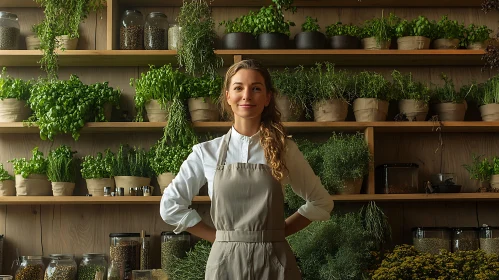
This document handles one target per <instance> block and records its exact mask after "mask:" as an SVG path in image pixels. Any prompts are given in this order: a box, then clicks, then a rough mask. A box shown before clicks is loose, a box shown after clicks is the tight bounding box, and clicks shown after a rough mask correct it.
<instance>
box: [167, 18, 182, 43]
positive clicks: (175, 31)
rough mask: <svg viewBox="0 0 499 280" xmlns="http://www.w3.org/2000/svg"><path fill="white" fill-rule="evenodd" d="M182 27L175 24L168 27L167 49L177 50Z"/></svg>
mask: <svg viewBox="0 0 499 280" xmlns="http://www.w3.org/2000/svg"><path fill="white" fill-rule="evenodd" d="M181 31H182V27H180V26H179V25H178V24H176V23H172V24H170V25H169V27H168V49H169V50H177V49H178V47H179V46H180V32H181Z"/></svg>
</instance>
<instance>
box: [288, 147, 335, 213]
mask: <svg viewBox="0 0 499 280" xmlns="http://www.w3.org/2000/svg"><path fill="white" fill-rule="evenodd" d="M286 145H287V151H286V156H285V161H286V167H287V168H288V174H287V183H289V184H290V185H291V188H292V189H293V191H294V192H295V193H296V194H297V195H298V196H300V197H301V198H303V199H304V200H305V201H306V203H305V205H303V206H301V207H300V209H298V213H300V214H301V215H302V216H304V217H305V218H307V219H309V220H311V221H325V220H328V219H329V218H330V217H331V211H332V210H333V207H334V202H333V198H332V197H331V195H329V193H328V192H327V190H326V189H325V188H324V186H323V185H322V183H321V180H320V178H319V177H318V176H317V175H315V173H314V171H313V170H312V168H311V167H310V164H309V163H308V162H307V160H306V159H305V157H304V156H303V154H302V152H301V151H300V150H299V149H298V146H297V145H296V143H295V142H293V141H291V140H287V143H286Z"/></svg>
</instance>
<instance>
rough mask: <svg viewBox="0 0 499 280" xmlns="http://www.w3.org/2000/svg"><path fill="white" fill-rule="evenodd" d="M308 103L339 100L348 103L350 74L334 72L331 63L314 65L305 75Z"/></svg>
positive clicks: (351, 82)
mask: <svg viewBox="0 0 499 280" xmlns="http://www.w3.org/2000/svg"><path fill="white" fill-rule="evenodd" d="M307 75H308V83H309V92H310V102H313V101H322V100H330V99H341V100H345V101H346V102H349V101H350V99H351V95H352V92H353V80H352V79H351V76H352V75H351V74H350V73H348V72H346V71H345V70H336V69H335V67H334V64H333V63H330V62H325V63H324V64H322V63H316V64H315V67H312V68H311V69H310V71H309V72H308V73H307Z"/></svg>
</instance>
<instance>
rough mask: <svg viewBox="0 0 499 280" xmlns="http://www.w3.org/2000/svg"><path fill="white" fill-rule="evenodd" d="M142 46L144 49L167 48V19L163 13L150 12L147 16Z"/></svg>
mask: <svg viewBox="0 0 499 280" xmlns="http://www.w3.org/2000/svg"><path fill="white" fill-rule="evenodd" d="M144 47H145V49H146V50H167V49H168V20H167V18H166V15H165V14H163V13H159V12H152V13H150V14H149V15H148V16H147V19H146V24H145V28H144Z"/></svg>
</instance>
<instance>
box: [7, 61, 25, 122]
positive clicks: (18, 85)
mask: <svg viewBox="0 0 499 280" xmlns="http://www.w3.org/2000/svg"><path fill="white" fill-rule="evenodd" d="M30 87H31V83H30V82H28V81H23V80H21V79H15V78H12V77H10V76H9V75H7V73H6V68H5V67H4V68H3V69H2V74H1V75H0V122H20V121H23V120H26V119H28V117H29V116H30V115H31V110H30V109H29V107H28V106H27V104H26V101H27V100H28V99H29V96H30Z"/></svg>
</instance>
